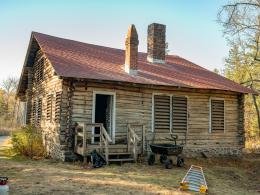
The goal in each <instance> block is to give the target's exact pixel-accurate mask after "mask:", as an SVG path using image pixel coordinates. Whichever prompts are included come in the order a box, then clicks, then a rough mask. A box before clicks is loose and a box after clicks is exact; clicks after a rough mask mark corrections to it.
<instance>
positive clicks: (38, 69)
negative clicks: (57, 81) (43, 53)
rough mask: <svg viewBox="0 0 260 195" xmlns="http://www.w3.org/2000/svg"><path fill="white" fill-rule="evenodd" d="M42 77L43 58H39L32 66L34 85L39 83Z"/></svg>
mask: <svg viewBox="0 0 260 195" xmlns="http://www.w3.org/2000/svg"><path fill="white" fill-rule="evenodd" d="M43 77H44V58H41V59H40V60H38V61H37V62H36V63H35V64H34V79H35V83H37V84H38V83H41V82H42V81H43Z"/></svg>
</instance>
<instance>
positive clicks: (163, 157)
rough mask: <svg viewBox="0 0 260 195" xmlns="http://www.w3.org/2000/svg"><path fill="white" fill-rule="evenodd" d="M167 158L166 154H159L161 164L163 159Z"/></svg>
mask: <svg viewBox="0 0 260 195" xmlns="http://www.w3.org/2000/svg"><path fill="white" fill-rule="evenodd" d="M166 160H167V156H166V155H161V156H160V162H161V163H162V164H163V163H164V161H166Z"/></svg>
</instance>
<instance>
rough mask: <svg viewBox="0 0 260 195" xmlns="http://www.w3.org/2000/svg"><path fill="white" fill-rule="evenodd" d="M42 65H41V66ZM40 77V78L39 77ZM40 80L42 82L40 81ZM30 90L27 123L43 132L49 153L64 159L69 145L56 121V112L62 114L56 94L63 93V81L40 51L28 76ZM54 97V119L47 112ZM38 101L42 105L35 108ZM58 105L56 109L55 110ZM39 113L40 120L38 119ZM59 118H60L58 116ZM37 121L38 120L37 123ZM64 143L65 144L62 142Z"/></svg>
mask: <svg viewBox="0 0 260 195" xmlns="http://www.w3.org/2000/svg"><path fill="white" fill-rule="evenodd" d="M39 63H41V65H39ZM39 68H42V69H43V74H42V73H39V72H40V70H39ZM39 75H40V76H39ZM39 78H40V80H39ZM28 81H29V82H28V89H27V93H26V94H27V106H28V108H27V123H30V124H33V125H36V126H37V127H38V128H39V129H41V131H42V136H43V141H44V144H45V147H46V150H47V152H48V153H49V154H50V155H51V156H52V157H53V158H57V159H63V158H64V154H63V153H64V150H66V147H67V144H64V143H65V142H64V140H62V139H61V136H62V133H61V131H60V122H59V120H55V118H56V117H57V116H56V115H57V114H56V113H55V112H60V106H59V105H58V106H57V103H58V104H59V102H57V101H56V94H57V93H62V86H63V85H62V80H61V79H59V77H58V76H56V75H55V72H54V69H53V67H52V65H51V64H50V62H49V61H48V59H47V58H46V56H45V55H44V54H43V52H42V51H41V50H38V52H37V54H36V57H35V60H34V65H33V67H32V68H30V74H28ZM50 95H52V97H53V98H52V101H51V104H52V117H51V118H50V117H49V116H48V117H47V110H49V109H48V107H49V106H50V105H47V102H48V104H49V103H50V100H49V101H48V97H49V96H50ZM37 99H40V102H41V105H40V104H39V105H38V108H36V106H35V102H37ZM55 105H56V108H55ZM36 112H38V114H37V115H38V119H36ZM39 112H41V113H39ZM58 117H60V116H59V115H58ZM35 120H38V121H37V122H36V121H35ZM62 141H63V142H62Z"/></svg>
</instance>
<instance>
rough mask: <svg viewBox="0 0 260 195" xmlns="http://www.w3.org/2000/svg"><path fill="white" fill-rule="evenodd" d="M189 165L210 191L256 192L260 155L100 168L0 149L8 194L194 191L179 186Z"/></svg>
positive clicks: (225, 192)
mask: <svg viewBox="0 0 260 195" xmlns="http://www.w3.org/2000/svg"><path fill="white" fill-rule="evenodd" d="M191 164H197V165H201V166H203V167H204V172H205V175H206V180H207V182H208V186H209V192H210V194H221V195H222V194H231V195H232V194H259V192H258V190H260V186H259V184H260V157H259V156H247V157H245V158H243V159H241V160H237V159H233V160H232V159H229V160H227V159H218V160H212V159H188V160H187V164H186V166H185V167H184V168H177V167H174V168H173V169H171V170H166V169H164V168H163V166H162V165H160V164H157V165H155V166H147V165H146V164H124V165H123V166H117V165H110V166H107V167H105V168H100V169H90V168H88V167H82V165H81V164H68V163H61V162H55V161H52V160H41V161H33V160H27V159H24V158H20V157H15V156H12V153H10V152H9V151H8V146H5V147H1V148H0V167H1V169H0V175H2V176H4V175H5V176H8V177H9V179H10V182H9V185H10V189H11V194H20V195H23V194H196V193H192V192H181V191H179V190H178V187H179V182H180V181H181V179H182V178H183V176H184V175H185V173H186V171H187V169H188V168H189V166H190V165H191Z"/></svg>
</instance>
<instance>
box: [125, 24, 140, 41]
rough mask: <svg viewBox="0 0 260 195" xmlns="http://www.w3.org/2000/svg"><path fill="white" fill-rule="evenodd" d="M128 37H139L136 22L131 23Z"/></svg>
mask: <svg viewBox="0 0 260 195" xmlns="http://www.w3.org/2000/svg"><path fill="white" fill-rule="evenodd" d="M127 37H137V38H138V34H137V31H136V28H135V25H134V24H131V25H130V26H129V27H128V31H127Z"/></svg>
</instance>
